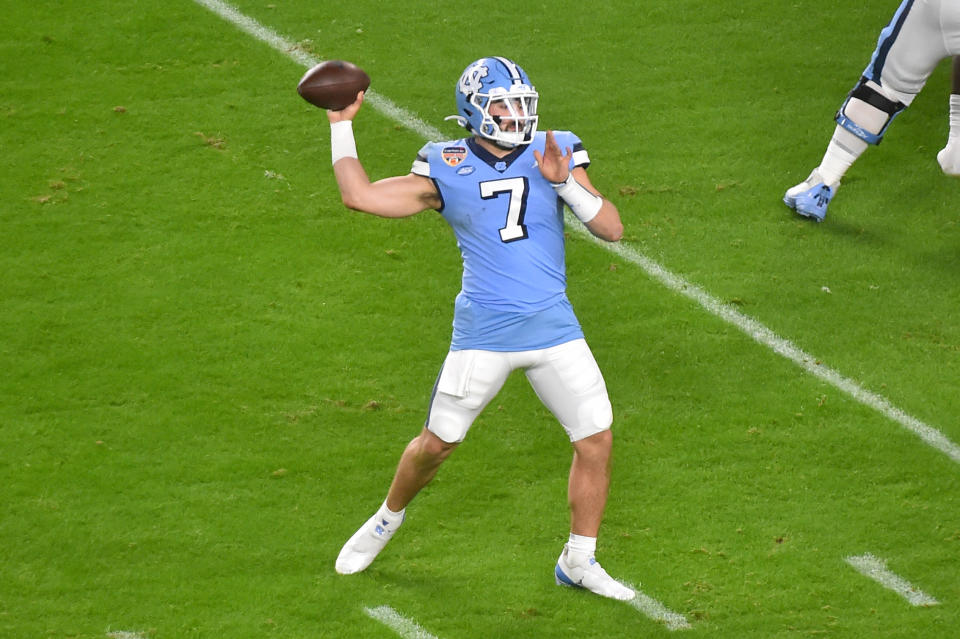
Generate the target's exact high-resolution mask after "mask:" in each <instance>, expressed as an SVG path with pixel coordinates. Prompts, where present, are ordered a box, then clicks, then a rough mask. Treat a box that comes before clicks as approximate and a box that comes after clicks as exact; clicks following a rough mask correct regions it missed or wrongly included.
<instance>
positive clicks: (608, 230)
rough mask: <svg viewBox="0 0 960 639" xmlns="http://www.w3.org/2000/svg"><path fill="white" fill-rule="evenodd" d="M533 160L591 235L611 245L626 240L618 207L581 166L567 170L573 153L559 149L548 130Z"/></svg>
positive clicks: (534, 153) (535, 151)
mask: <svg viewBox="0 0 960 639" xmlns="http://www.w3.org/2000/svg"><path fill="white" fill-rule="evenodd" d="M533 157H534V158H535V159H536V160H537V166H538V167H539V169H540V173H541V174H542V175H543V177H545V178H546V179H547V180H548V181H549V182H550V183H551V184H553V188H554V190H555V191H556V192H557V195H559V196H560V197H561V199H563V201H564V202H566V204H567V206H569V207H570V210H571V211H573V214H574V215H576V216H577V217H578V218H579V219H580V220H581V221H582V222H583V223H584V225H585V226H586V227H587V229H588V230H589V231H590V232H591V233H593V234H594V235H595V236H597V237H599V238H600V239H601V240H606V241H608V242H616V241H618V240H619V239H620V238H621V237H623V223H622V222H621V221H620V212H619V211H618V210H617V207H616V206H614V204H613V202H611V201H610V200H608V199H607V198H605V197H603V194H602V193H600V191H598V190H597V189H596V187H595V186H593V184H592V183H591V182H590V178H589V177H587V171H586V169H584V168H583V167H582V166H575V167H573V169H568V168H567V167H569V166H570V159H571V158H572V157H573V152H572V151H571V150H570V149H569V148H567V149H566V150H565V152H564V151H561V150H560V145H559V144H557V140H556V138H555V137H554V135H553V131H547V137H546V143H545V144H544V149H543V153H540V152H539V151H537V150H536V149H534V151H533Z"/></svg>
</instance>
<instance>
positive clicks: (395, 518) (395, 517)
mask: <svg viewBox="0 0 960 639" xmlns="http://www.w3.org/2000/svg"><path fill="white" fill-rule="evenodd" d="M406 510H407V509H406V508H404V509H402V510H401V511H400V512H398V513H395V512H393V511H392V510H390V509H389V508H387V502H386V500H384V502H383V504H381V506H380V510H378V511H377V517H380V518H381V519H383V520H385V521H386V522H387V523H388V524H389V525H390V526H393V527H397V526H399V525H400V524H402V523H403V516H404V513H406ZM367 512H369V511H367Z"/></svg>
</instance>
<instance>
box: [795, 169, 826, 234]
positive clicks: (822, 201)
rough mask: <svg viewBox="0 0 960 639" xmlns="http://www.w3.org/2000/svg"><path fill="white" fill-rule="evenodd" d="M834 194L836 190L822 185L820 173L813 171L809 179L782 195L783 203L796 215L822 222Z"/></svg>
mask: <svg viewBox="0 0 960 639" xmlns="http://www.w3.org/2000/svg"><path fill="white" fill-rule="evenodd" d="M836 192H837V188H836V187H835V186H833V187H831V186H828V185H827V184H824V182H823V179H822V178H821V177H820V173H819V172H818V171H817V170H816V169H814V170H813V172H812V173H811V174H810V177H808V178H807V179H806V180H804V181H803V182H801V183H800V184H798V185H796V186H794V187H792V188H790V189H788V190H787V192H786V193H785V194H784V195H783V203H784V204H786V205H787V206H789V207H790V208H791V209H793V210H794V211H796V212H797V214H798V215H802V216H803V217H808V218H810V219H812V220H816V221H817V222H823V218H825V217H826V216H827V207H828V206H829V205H830V200H832V199H833V196H834V194H835V193H836Z"/></svg>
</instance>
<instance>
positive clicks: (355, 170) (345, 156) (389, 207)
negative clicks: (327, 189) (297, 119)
mask: <svg viewBox="0 0 960 639" xmlns="http://www.w3.org/2000/svg"><path fill="white" fill-rule="evenodd" d="M361 104H363V92H362V91H361V92H360V93H359V94H358V95H357V100H356V101H355V102H354V103H353V104H351V105H350V106H348V107H347V108H345V109H342V110H340V111H327V119H328V120H330V133H331V146H332V153H333V156H332V160H333V173H334V175H335V176H336V178H337V186H338V187H339V188H340V198H341V199H342V200H343V204H344V206H347V207H348V208H351V209H354V210H356V211H363V212H364V213H370V214H372V215H378V216H380V217H408V216H410V215H415V214H417V213H419V212H421V211H425V210H427V209H435V208H438V207H439V206H440V205H441V200H440V194H439V193H437V188H436V186H435V185H434V183H433V181H432V180H431V179H430V178H426V177H423V176H420V175H414V174H413V173H410V174H407V175H400V176H396V177H390V178H385V179H383V180H377V181H376V182H371V181H370V178H369V177H367V172H366V171H365V170H364V168H363V165H362V164H360V160H359V159H357V153H356V145H355V143H354V141H353V129H352V120H353V118H354V116H356V114H357V111H359V110H360V105H361ZM345 122H346V123H347V124H343V123H345Z"/></svg>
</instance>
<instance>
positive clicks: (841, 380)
mask: <svg viewBox="0 0 960 639" xmlns="http://www.w3.org/2000/svg"><path fill="white" fill-rule="evenodd" d="M566 221H567V225H568V226H570V227H571V228H572V229H573V230H574V231H575V232H576V233H578V234H579V235H581V236H583V237H587V238H589V239H591V240H593V241H594V242H595V243H596V244H599V245H601V246H604V247H606V248H607V249H608V250H610V251H611V252H613V253H616V254H617V255H619V256H620V257H622V258H623V259H625V260H627V261H629V262H631V263H633V264H636V265H637V266H639V267H640V268H642V269H643V270H644V271H645V272H646V273H647V275H649V276H650V277H652V278H653V279H655V280H658V281H659V282H660V283H661V284H663V285H664V286H666V287H667V288H668V289H670V290H671V291H674V292H676V293H680V294H681V295H683V296H685V297H687V298H689V299H691V300H693V301H694V302H696V303H697V304H699V305H700V306H702V307H703V308H704V309H706V310H707V311H709V312H710V313H711V314H713V315H715V316H717V317H719V318H720V319H722V320H723V321H725V322H727V323H728V324H732V325H733V326H736V327H737V328H739V329H740V330H741V331H743V332H744V333H746V334H747V335H749V336H750V337H752V338H753V339H754V340H755V341H756V342H758V343H760V344H763V345H764V346H768V347H769V348H770V349H772V350H773V352H775V353H777V354H778V355H781V356H783V357H785V358H787V359H789V360H790V361H792V362H793V363H795V364H796V365H798V366H799V367H800V368H802V369H804V370H805V371H807V372H808V373H811V374H813V375H815V376H816V377H819V378H820V379H822V380H823V381H825V382H827V383H828V384H830V385H832V386H834V387H836V388H837V389H839V390H841V391H843V392H844V393H846V394H847V395H849V396H850V397H852V398H854V399H855V400H857V401H858V402H860V403H861V404H864V405H866V406H868V407H870V408H872V409H874V410H876V411H877V412H879V413H881V414H882V415H885V416H886V417H888V418H890V419H892V420H893V421H895V422H897V423H899V424H900V425H901V426H903V427H904V428H906V429H907V430H909V431H911V432H912V433H914V434H915V435H917V436H919V437H920V439H922V440H923V441H924V442H926V443H927V444H929V445H930V446H933V447H934V448H936V449H937V450H939V451H941V452H943V453H946V455H947V456H949V457H950V458H951V459H952V460H953V461H955V462H957V463H960V446H957V445H956V444H955V443H953V442H952V441H950V440H949V439H947V437H946V436H945V435H944V434H943V433H941V432H940V431H939V430H937V429H936V428H933V427H932V426H928V425H927V424H925V423H923V422H922V421H920V420H919V419H917V418H915V417H912V416H910V415H908V414H907V413H905V412H903V411H902V410H900V409H899V408H897V407H896V406H894V405H893V404H891V403H890V402H889V401H887V400H886V399H885V398H883V397H881V396H880V395H877V394H876V393H872V392H870V391H868V390H867V389H865V388H864V387H863V386H861V385H860V384H858V383H857V382H855V381H854V380H852V379H850V378H848V377H844V376H843V375H841V374H840V373H838V372H837V371H835V370H833V369H832V368H830V367H829V366H825V365H823V364H821V363H819V360H818V359H817V358H815V357H814V356H812V355H810V354H808V353H806V352H804V351H802V350H801V349H800V348H798V347H797V346H796V345H794V344H793V343H792V342H790V341H789V340H786V339H784V338H782V337H780V336H779V335H777V334H776V333H774V332H773V331H772V330H770V329H769V328H767V327H766V326H764V325H763V324H761V323H760V322H758V321H757V320H755V319H753V318H751V317H747V316H746V315H744V314H743V313H741V312H740V311H738V310H737V309H735V308H734V307H732V306H731V305H729V304H724V303H723V302H721V301H720V300H719V299H717V298H716V297H714V296H712V295H710V294H709V293H707V292H706V291H705V290H703V289H702V288H700V287H699V286H697V285H696V284H693V283H691V282H688V281H687V280H685V279H683V278H682V277H680V276H679V275H675V274H674V273H671V272H670V271H668V270H667V269H665V268H664V267H663V266H661V265H660V264H657V263H656V262H654V261H653V260H651V259H650V258H648V257H647V256H645V255H643V254H642V253H640V252H638V251H637V250H635V249H633V248H631V247H629V246H626V245H625V244H622V243H619V242H618V243H617V244H610V243H609V242H604V241H603V240H600V239H597V238H596V237H594V236H593V235H591V234H590V232H589V231H588V230H587V229H586V227H584V226H583V224H581V223H579V222H578V220H577V219H576V218H575V217H574V216H573V214H572V213H570V212H569V211H566Z"/></svg>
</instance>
